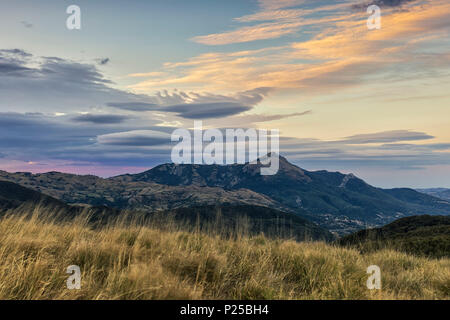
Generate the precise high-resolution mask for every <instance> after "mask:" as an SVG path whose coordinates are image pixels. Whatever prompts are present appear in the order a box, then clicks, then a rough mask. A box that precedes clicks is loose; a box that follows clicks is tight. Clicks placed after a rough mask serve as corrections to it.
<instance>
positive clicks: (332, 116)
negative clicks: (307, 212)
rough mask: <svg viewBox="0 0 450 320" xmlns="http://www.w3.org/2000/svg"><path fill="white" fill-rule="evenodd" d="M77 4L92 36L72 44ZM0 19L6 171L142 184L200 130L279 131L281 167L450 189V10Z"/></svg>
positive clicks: (304, 4) (16, 4) (0, 161)
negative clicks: (133, 179)
mask: <svg viewBox="0 0 450 320" xmlns="http://www.w3.org/2000/svg"><path fill="white" fill-rule="evenodd" d="M72 4H76V5H78V6H79V7H80V8H81V26H82V27H81V30H68V29H67V28H66V19H67V17H68V16H69V15H68V14H67V13H66V8H67V7H68V6H69V5H72ZM371 4H376V5H378V6H379V7H380V8H381V15H382V20H381V29H379V30H369V29H368V28H367V25H366V22H367V19H368V17H369V14H368V13H367V12H366V10H367V7H368V6H369V5H371ZM0 12H1V13H0V16H1V19H0V39H1V41H0V133H1V138H0V147H1V148H0V170H5V171H31V172H46V171H63V172H71V173H79V174H95V175H100V176H112V175H117V174H122V173H133V172H140V171H144V170H147V169H149V168H151V167H153V166H155V165H157V164H160V163H163V162H169V161H170V149H171V147H172V144H171V143H170V134H171V132H172V131H173V130H174V129H176V128H192V127H193V122H194V120H202V121H203V125H204V127H211V128H264V129H279V130H280V137H281V140H280V143H281V150H280V153H281V154H282V155H283V156H285V157H286V158H287V159H288V160H289V161H291V162H293V163H295V164H296V165H299V166H300V167H302V168H304V169H307V170H321V169H325V170H329V171H342V172H344V173H350V172H352V173H354V174H356V175H357V176H359V177H360V178H362V179H364V180H366V181H367V182H368V183H371V184H373V185H375V186H379V187H450V37H449V34H450V1H448V0H423V1H421V0H370V1H363V0H342V1H320V0H227V1H215V0H189V1H178V0H149V1H142V0H128V1H111V0H71V1H50V0H39V1H36V0H14V1H13V0H10V1H6V0H5V1H1V2H0Z"/></svg>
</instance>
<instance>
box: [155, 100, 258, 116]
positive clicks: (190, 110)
mask: <svg viewBox="0 0 450 320" xmlns="http://www.w3.org/2000/svg"><path fill="white" fill-rule="evenodd" d="M250 109H252V107H249V106H243V105H240V104H238V103H234V102H212V103H185V104H179V105H173V106H168V107H164V108H161V109H160V110H161V111H166V112H174V113H176V114H177V115H178V116H180V117H182V118H186V119H208V118H223V117H228V116H232V115H236V114H239V113H242V112H245V111H248V110H250Z"/></svg>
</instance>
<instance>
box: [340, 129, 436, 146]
mask: <svg viewBox="0 0 450 320" xmlns="http://www.w3.org/2000/svg"><path fill="white" fill-rule="evenodd" d="M433 138H434V137H433V136H430V135H428V134H426V133H424V132H414V131H408V130H394V131H384V132H377V133H369V134H358V135H354V136H350V137H346V138H345V139H343V140H340V142H343V143H346V144H366V143H386V142H396V141H417V140H429V139H433Z"/></svg>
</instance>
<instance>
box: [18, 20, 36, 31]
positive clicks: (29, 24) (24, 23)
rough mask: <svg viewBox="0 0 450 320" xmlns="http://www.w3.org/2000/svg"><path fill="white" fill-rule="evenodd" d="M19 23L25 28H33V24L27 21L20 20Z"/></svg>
mask: <svg viewBox="0 0 450 320" xmlns="http://www.w3.org/2000/svg"><path fill="white" fill-rule="evenodd" d="M20 24H22V25H23V26H24V27H25V28H27V29H30V28H33V24H32V23H29V22H27V21H20Z"/></svg>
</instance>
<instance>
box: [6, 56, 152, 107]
mask: <svg viewBox="0 0 450 320" xmlns="http://www.w3.org/2000/svg"><path fill="white" fill-rule="evenodd" d="M111 83H112V82H111V81H110V80H108V79H106V78H105V77H104V76H103V74H102V73H100V72H99V71H98V70H97V68H96V67H95V65H90V64H84V63H79V62H74V61H70V60H65V59H61V58H58V57H35V56H33V55H31V54H30V53H28V52H25V51H23V50H21V49H4V50H0V96H1V97H2V99H1V100H0V108H1V109H2V110H8V109H9V110H11V108H13V110H15V111H18V112H27V111H32V110H36V109H38V108H39V110H41V111H42V112H65V111H67V110H74V109H75V110H80V108H81V110H83V109H86V108H89V107H91V106H99V105H105V104H106V103H107V102H108V101H123V102H126V101H145V99H147V100H148V97H147V96H144V95H135V94H132V93H129V92H125V91H121V90H117V89H114V88H112V87H110V86H109V85H110V84H111ZM24 92H26V94H24ZM81 110H80V111H81Z"/></svg>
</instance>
